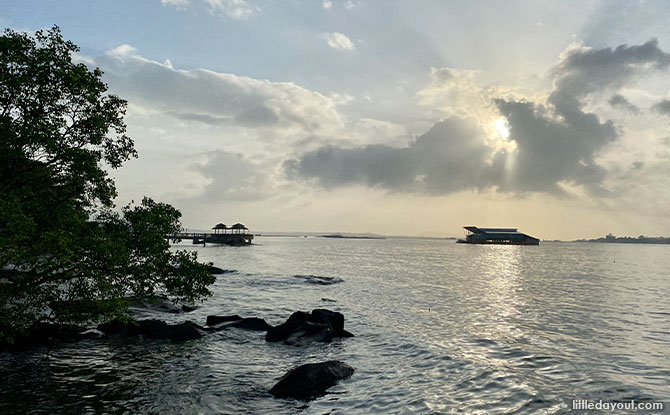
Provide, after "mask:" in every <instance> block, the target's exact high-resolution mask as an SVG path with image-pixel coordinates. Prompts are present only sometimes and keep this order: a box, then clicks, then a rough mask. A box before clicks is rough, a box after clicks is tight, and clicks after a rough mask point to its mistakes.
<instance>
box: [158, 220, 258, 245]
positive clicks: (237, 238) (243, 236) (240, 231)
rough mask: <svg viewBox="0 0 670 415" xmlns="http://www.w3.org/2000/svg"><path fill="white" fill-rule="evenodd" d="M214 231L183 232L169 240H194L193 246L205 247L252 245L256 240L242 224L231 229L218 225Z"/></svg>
mask: <svg viewBox="0 0 670 415" xmlns="http://www.w3.org/2000/svg"><path fill="white" fill-rule="evenodd" d="M212 230H213V231H214V232H181V233H177V234H174V235H170V236H169V239H172V240H175V239H191V240H193V245H200V244H202V245H203V246H205V245H207V244H208V243H210V244H220V245H251V240H252V239H254V235H252V234H250V233H249V232H248V231H249V228H247V227H246V226H244V225H242V224H241V223H236V224H234V225H233V226H231V227H228V226H226V225H225V224H223V223H217V224H216V225H215V226H214V227H213V228H212Z"/></svg>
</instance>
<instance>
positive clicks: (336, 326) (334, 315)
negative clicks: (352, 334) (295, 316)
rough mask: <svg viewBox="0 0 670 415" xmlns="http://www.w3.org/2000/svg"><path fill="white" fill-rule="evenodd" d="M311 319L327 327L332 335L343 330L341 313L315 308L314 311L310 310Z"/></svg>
mask: <svg viewBox="0 0 670 415" xmlns="http://www.w3.org/2000/svg"><path fill="white" fill-rule="evenodd" d="M312 319H314V320H316V321H318V322H320V323H323V324H326V325H328V326H329V327H330V328H331V329H332V331H333V334H334V335H337V334H338V333H341V332H342V331H343V330H344V315H342V313H338V312H336V311H330V310H325V309H321V308H317V309H316V310H312Z"/></svg>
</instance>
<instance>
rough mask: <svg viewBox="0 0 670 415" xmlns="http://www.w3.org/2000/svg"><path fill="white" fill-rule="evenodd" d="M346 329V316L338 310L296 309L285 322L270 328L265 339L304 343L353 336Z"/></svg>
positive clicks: (297, 343) (296, 343)
mask: <svg viewBox="0 0 670 415" xmlns="http://www.w3.org/2000/svg"><path fill="white" fill-rule="evenodd" d="M352 336H353V335H352V334H351V333H349V332H347V331H345V330H344V316H343V315H342V313H338V312H336V311H330V310H324V309H316V310H313V311H312V312H311V313H305V312H303V311H296V312H295V313H293V314H291V316H290V317H289V318H288V320H286V322H284V323H283V324H280V325H278V326H276V327H272V328H271V329H269V330H268V333H267V335H266V336H265V340H267V341H269V342H278V341H284V342H285V343H287V344H294V345H304V344H309V343H311V342H314V341H319V342H329V341H331V340H332V339H333V337H352Z"/></svg>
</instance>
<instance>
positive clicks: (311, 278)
mask: <svg viewBox="0 0 670 415" xmlns="http://www.w3.org/2000/svg"><path fill="white" fill-rule="evenodd" d="M293 278H302V279H304V280H305V282H307V283H310V284H317V285H331V284H337V283H338V282H342V278H337V277H321V276H318V275H294V276H293Z"/></svg>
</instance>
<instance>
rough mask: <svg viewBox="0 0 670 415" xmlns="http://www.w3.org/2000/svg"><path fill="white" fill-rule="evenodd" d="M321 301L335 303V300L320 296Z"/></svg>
mask: <svg viewBox="0 0 670 415" xmlns="http://www.w3.org/2000/svg"><path fill="white" fill-rule="evenodd" d="M321 301H323V302H324V303H336V302H337V301H335V300H331V299H330V298H322V299H321Z"/></svg>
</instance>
